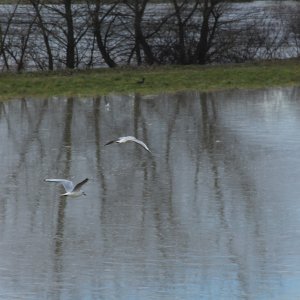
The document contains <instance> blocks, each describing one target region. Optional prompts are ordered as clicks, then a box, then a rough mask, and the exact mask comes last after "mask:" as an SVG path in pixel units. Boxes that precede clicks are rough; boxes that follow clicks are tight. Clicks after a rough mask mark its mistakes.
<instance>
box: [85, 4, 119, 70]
mask: <svg viewBox="0 0 300 300" xmlns="http://www.w3.org/2000/svg"><path fill="white" fill-rule="evenodd" d="M117 4H118V3H117V2H115V3H111V4H109V7H108V9H106V10H105V9H104V8H103V5H102V1H101V0H95V1H93V2H92V3H89V2H88V7H89V14H90V16H91V19H92V24H91V26H92V29H93V32H94V35H95V38H96V42H97V46H98V49H99V51H100V53H101V55H102V57H103V60H104V62H105V63H106V64H107V65H108V66H109V67H110V68H114V67H116V66H117V63H116V62H115V61H114V60H113V58H112V57H111V53H110V51H109V50H110V49H109V46H108V43H109V38H110V37H111V28H112V26H113V24H114V23H115V21H116V18H117V14H115V13H114V9H115V8H116V6H117Z"/></svg>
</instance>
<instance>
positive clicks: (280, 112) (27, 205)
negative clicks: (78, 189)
mask: <svg viewBox="0 0 300 300" xmlns="http://www.w3.org/2000/svg"><path fill="white" fill-rule="evenodd" d="M299 101H300V90H299V89H276V90H260V91H236V92H226V93H216V94H201V93H181V94H174V95H153V96H147V97H141V96H138V95H132V96H124V97H118V96H109V97H101V98H100V97H99V98H80V99H72V98H69V99H67V98H63V99H39V100H31V99H22V100H15V101H9V102H3V103H0V137H1V143H0V155H1V158H2V159H1V160H0V170H1V173H0V179H1V181H0V191H1V194H0V298H1V299H7V300H10V299H72V300H75V299H130V300H131V299H289V300H291V299H298V297H299V295H300V286H299V280H300V255H299V249H300V184H299V180H300V102H299ZM122 135H135V136H137V137H138V138H140V139H142V140H143V141H145V142H146V143H147V144H148V146H149V147H150V149H151V150H152V155H151V154H149V153H148V152H147V151H145V150H144V149H143V148H141V147H139V146H138V145H135V144H132V143H131V144H130V143H128V144H123V145H117V144H112V145H109V146H103V145H104V144H105V143H106V142H107V141H109V140H111V139H112V138H115V137H118V136H122ZM49 177H54V178H55V177H56V178H59V177H62V178H70V179H72V180H74V181H79V180H81V179H84V178H85V177H89V178H90V181H89V182H88V183H87V184H86V185H85V186H84V190H85V192H86V193H87V196H86V197H80V198H76V199H67V200H66V199H64V198H61V197H60V196H59V195H60V193H61V192H62V191H63V190H62V189H61V188H60V187H59V186H57V185H55V184H53V183H46V182H44V181H43V179H44V178H49Z"/></svg>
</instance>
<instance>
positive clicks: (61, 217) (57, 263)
mask: <svg viewBox="0 0 300 300" xmlns="http://www.w3.org/2000/svg"><path fill="white" fill-rule="evenodd" d="M73 106H74V104H73V98H68V99H67V106H66V113H65V116H66V119H65V128H64V132H63V143H61V145H62V146H61V147H62V149H61V151H60V153H59V157H60V155H62V154H65V155H66V159H65V167H64V170H63V172H62V174H63V175H64V176H65V178H69V177H70V168H71V159H72V148H71V145H72V119H73ZM65 146H67V147H65ZM59 160H60V159H59ZM59 160H58V161H59ZM58 165H60V164H59V163H58ZM60 200H61V201H60V202H59V206H58V212H57V227H56V234H55V246H54V252H55V260H54V269H55V274H56V275H57V276H60V275H61V271H62V270H61V269H62V263H61V256H62V252H63V249H62V244H63V237H64V221H65V209H66V205H67V202H66V200H65V199H64V198H61V199H60ZM59 281H60V280H58V282H59Z"/></svg>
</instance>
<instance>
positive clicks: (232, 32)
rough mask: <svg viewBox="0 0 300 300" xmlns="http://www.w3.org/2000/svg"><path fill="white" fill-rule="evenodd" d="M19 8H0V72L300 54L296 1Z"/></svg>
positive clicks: (37, 3)
mask: <svg viewBox="0 0 300 300" xmlns="http://www.w3.org/2000/svg"><path fill="white" fill-rule="evenodd" d="M21 3H23V1H22V2H20V3H17V4H13V5H2V6H0V26H1V27H0V30H1V31H0V67H1V70H17V71H22V70H29V69H35V70H55V69H65V68H69V69H75V68H94V67H99V66H101V67H111V68H113V67H116V66H119V65H127V64H131V65H152V64H212V63H228V62H245V61H251V60H256V59H271V58H278V57H290V56H299V53H300V17H299V16H300V4H299V2H294V3H292V4H291V3H290V4H289V5H286V4H285V3H284V2H278V1H274V3H273V2H272V5H267V6H265V7H263V6H259V5H256V6H255V5H252V6H251V3H244V4H242V3H236V2H234V3H232V2H227V1H226V0H225V1H224V0H223V1H220V0H167V1H162V2H159V3H153V2H151V1H150V0H122V1H120V0H118V1H114V0H112V1H109V2H107V1H104V2H103V0H83V1H81V2H80V4H78V1H74V0H60V2H59V4H49V3H45V1H44V0H29V3H28V4H26V5H24V4H21ZM249 5H250V6H249Z"/></svg>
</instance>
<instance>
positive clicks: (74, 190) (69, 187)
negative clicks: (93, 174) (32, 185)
mask: <svg viewBox="0 0 300 300" xmlns="http://www.w3.org/2000/svg"><path fill="white" fill-rule="evenodd" d="M88 180H89V179H88V178H86V179H84V180H82V181H81V182H79V183H77V184H76V185H74V183H73V182H72V181H70V180H66V179H54V178H53V179H52V178H50V179H45V181H48V182H56V183H59V184H62V185H63V186H64V188H65V191H66V192H65V193H64V194H61V196H70V197H79V196H82V195H84V196H86V193H85V192H84V191H82V190H81V189H80V188H81V187H82V186H83V185H84V184H85V183H86V182H87V181H88Z"/></svg>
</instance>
